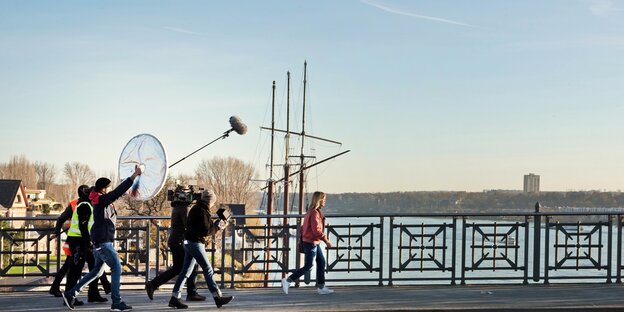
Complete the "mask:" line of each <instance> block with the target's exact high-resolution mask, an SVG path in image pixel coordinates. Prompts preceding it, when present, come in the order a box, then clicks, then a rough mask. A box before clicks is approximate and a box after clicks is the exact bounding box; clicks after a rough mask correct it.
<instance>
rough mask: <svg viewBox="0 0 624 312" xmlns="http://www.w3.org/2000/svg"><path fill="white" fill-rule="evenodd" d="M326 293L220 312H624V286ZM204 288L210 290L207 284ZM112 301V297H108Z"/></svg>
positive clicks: (26, 302) (162, 302) (27, 301)
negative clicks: (557, 311)
mask: <svg viewBox="0 0 624 312" xmlns="http://www.w3.org/2000/svg"><path fill="white" fill-rule="evenodd" d="M334 289H335V291H336V292H335V293H334V294H331V295H325V296H321V295H318V294H316V291H315V289H314V288H313V287H301V288H291V291H290V294H289V295H284V294H283V293H282V291H281V289H280V288H265V289H259V288H254V289H236V290H232V289H225V290H224V293H226V294H232V295H234V296H235V298H234V300H233V301H232V302H231V303H230V304H228V305H227V306H224V307H223V308H222V310H221V311H533V312H536V311H552V310H559V311H624V296H623V295H622V294H623V293H624V289H623V287H622V285H619V284H617V285H613V284H612V285H606V284H574V285H561V284H558V285H530V286H520V285H508V286H501V285H492V286H489V285H488V286H483V285H479V286H476V285H472V286H394V287H389V286H383V287H378V286H341V287H334ZM200 293H202V294H206V293H207V290H206V289H201V290H200ZM170 295H171V293H170V290H159V291H157V292H156V294H155V296H154V300H153V301H150V300H149V299H148V298H147V296H146V295H145V292H144V291H143V290H139V289H123V290H122V297H123V298H124V300H125V301H126V303H128V304H129V305H131V306H133V308H134V311H171V310H172V309H171V308H169V307H167V302H168V300H169V297H170ZM79 298H80V299H84V301H85V305H84V306H81V307H76V311H108V310H109V308H110V304H109V303H106V304H94V303H87V302H86V295H85V294H81V295H80V296H79ZM109 300H110V298H109ZM187 303H188V304H189V310H205V309H212V310H214V309H216V307H215V306H214V304H213V302H212V301H211V300H210V301H205V302H190V303H189V302H187ZM0 307H2V311H16V312H17V311H69V309H67V308H65V307H64V306H62V299H61V298H55V297H52V296H51V295H49V294H48V293H47V292H43V291H28V292H3V293H0Z"/></svg>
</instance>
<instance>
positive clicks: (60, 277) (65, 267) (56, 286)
mask: <svg viewBox="0 0 624 312" xmlns="http://www.w3.org/2000/svg"><path fill="white" fill-rule="evenodd" d="M72 261H73V258H72V257H71V256H66V257H65V262H63V265H62V266H61V268H60V269H58V271H56V275H55V276H54V281H53V282H52V289H59V288H60V287H61V281H62V280H63V278H65V275H67V272H68V271H69V266H70V262H72Z"/></svg>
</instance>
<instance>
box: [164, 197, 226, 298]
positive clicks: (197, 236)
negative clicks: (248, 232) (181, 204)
mask: <svg viewBox="0 0 624 312" xmlns="http://www.w3.org/2000/svg"><path fill="white" fill-rule="evenodd" d="M216 200H217V198H216V196H215V194H214V193H213V192H212V191H204V192H202V195H201V198H200V199H199V200H198V201H197V203H196V204H195V205H194V206H193V208H191V211H189V214H188V221H187V225H186V232H185V233H184V239H185V240H184V251H185V252H186V253H185V255H184V267H183V268H182V272H181V273H180V275H178V279H177V280H176V283H175V286H174V287H173V292H172V296H171V299H170V300H169V306H170V307H172V308H176V309H186V308H188V306H187V305H186V304H184V303H182V302H181V301H180V296H181V291H180V288H181V287H182V284H183V283H184V281H185V280H186V279H187V278H189V276H190V274H191V271H192V269H193V267H194V266H195V263H197V264H199V266H200V267H201V269H202V271H203V272H204V278H205V279H206V284H208V289H209V290H210V292H211V293H212V297H213V299H214V301H215V304H216V305H217V308H220V307H221V306H222V305H224V304H227V303H228V302H230V301H231V300H232V298H233V297H232V296H223V295H222V294H221V290H219V287H218V286H217V283H216V282H215V281H214V279H213V274H214V271H213V270H212V266H210V262H208V255H207V254H206V247H205V244H206V243H209V242H210V240H211V236H212V235H213V234H214V233H216V232H217V231H220V230H223V229H224V228H225V226H226V224H227V223H226V222H225V221H224V220H216V221H215V220H212V219H211V217H210V208H211V207H212V206H213V205H214V204H215V202H216Z"/></svg>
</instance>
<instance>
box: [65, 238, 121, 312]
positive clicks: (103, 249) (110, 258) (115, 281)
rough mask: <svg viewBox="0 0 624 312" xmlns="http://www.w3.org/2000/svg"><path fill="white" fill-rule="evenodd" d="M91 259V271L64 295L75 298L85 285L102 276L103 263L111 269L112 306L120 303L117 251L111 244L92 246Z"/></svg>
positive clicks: (119, 268)
mask: <svg viewBox="0 0 624 312" xmlns="http://www.w3.org/2000/svg"><path fill="white" fill-rule="evenodd" d="M93 257H94V258H95V264H94V265H93V269H91V270H90V271H89V273H87V275H85V276H83V277H82V278H81V279H80V281H79V282H78V284H76V286H74V287H73V288H72V289H70V290H69V291H66V292H65V294H67V295H68V297H76V296H77V295H78V293H79V292H80V291H81V290H82V289H83V288H84V286H85V285H87V284H89V283H91V282H92V281H93V280H95V279H96V278H99V277H100V276H102V274H104V263H106V265H108V267H110V268H111V299H113V304H116V303H120V302H121V295H120V294H119V282H120V281H119V280H120V278H121V263H120V262H119V256H118V255H117V251H115V247H113V243H101V244H99V246H98V247H95V246H94V248H93Z"/></svg>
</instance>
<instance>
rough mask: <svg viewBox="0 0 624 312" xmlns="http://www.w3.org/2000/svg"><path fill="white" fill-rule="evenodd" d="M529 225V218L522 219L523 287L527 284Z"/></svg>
mask: <svg viewBox="0 0 624 312" xmlns="http://www.w3.org/2000/svg"><path fill="white" fill-rule="evenodd" d="M529 224H530V223H529V216H526V217H524V282H523V284H524V285H527V284H529V270H530V269H529V232H530V231H529ZM538 278H539V276H538Z"/></svg>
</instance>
